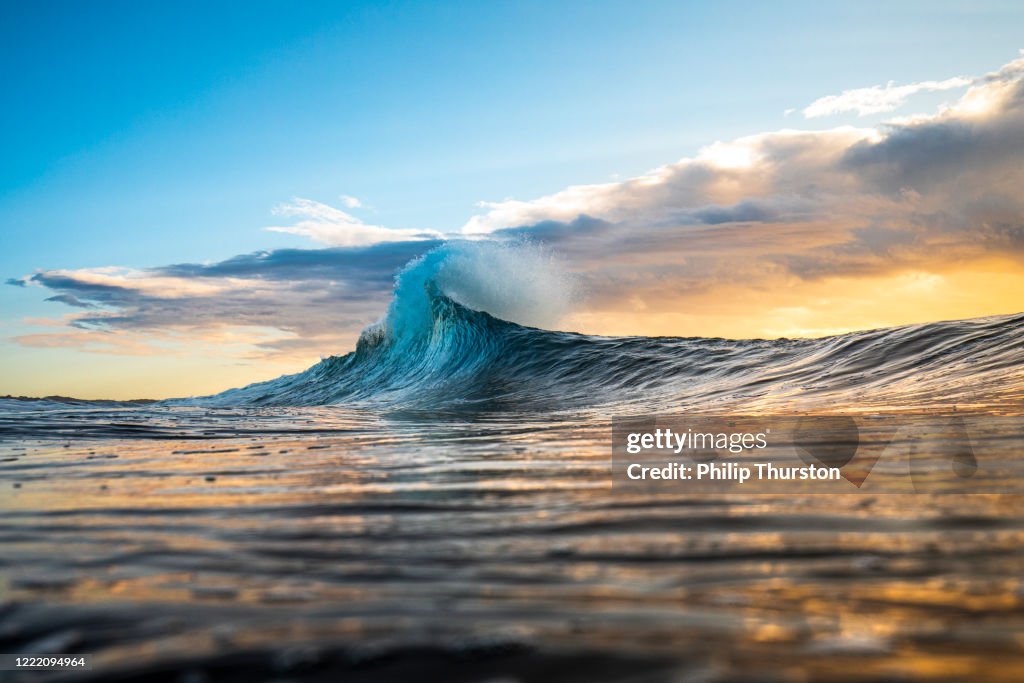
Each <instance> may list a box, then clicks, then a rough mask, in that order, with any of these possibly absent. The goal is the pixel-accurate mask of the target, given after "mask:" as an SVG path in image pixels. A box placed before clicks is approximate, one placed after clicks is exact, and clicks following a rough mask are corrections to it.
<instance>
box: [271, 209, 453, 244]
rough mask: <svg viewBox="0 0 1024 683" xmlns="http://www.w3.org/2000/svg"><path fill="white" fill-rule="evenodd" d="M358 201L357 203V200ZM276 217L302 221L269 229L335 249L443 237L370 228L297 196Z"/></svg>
mask: <svg viewBox="0 0 1024 683" xmlns="http://www.w3.org/2000/svg"><path fill="white" fill-rule="evenodd" d="M350 199H354V198H350ZM356 201H357V202H358V200H356ZM274 214H275V215H277V216H287V217H295V218H299V219H300V220H299V221H298V222H296V223H295V224H294V225H284V226H270V227H268V228H266V229H267V230H270V231H271V232H283V233H288V234H292V235H301V236H303V237H308V238H310V239H312V240H314V241H316V242H320V243H321V244H327V245H330V246H332V247H363V246H369V245H372V244H380V243H382V242H404V241H408V240H423V239H435V238H437V237H439V236H440V234H439V233H437V232H435V231H432V230H408V229H398V228H388V227H385V226H383V225H371V224H369V223H364V222H363V221H361V220H360V219H358V218H356V217H355V216H353V215H352V214H350V213H346V212H345V211H342V210H341V209H336V208H334V207H333V206H329V205H327V204H322V203H320V202H317V201H313V200H312V199H303V198H301V197H296V198H295V199H293V200H292V201H291V202H289V203H287V204H281V205H279V206H277V207H275V208H274Z"/></svg>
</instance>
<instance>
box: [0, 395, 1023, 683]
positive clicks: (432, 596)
mask: <svg viewBox="0 0 1024 683" xmlns="http://www.w3.org/2000/svg"><path fill="white" fill-rule="evenodd" d="M1003 407H1004V408H1006V407H1007V406H1006V405H1004V406H1003ZM1018 414H1019V413H1018ZM609 440H610V426H609V422H608V420H607V419H605V418H602V417H601V415H600V414H598V413H594V412H587V413H575V414H574V413H562V414H558V415H553V416H543V415H538V414H536V413H534V414H525V413H521V412H520V413H508V412H505V413H502V412H492V413H489V414H461V415H460V414H429V415H428V414H424V413H400V412H391V413H386V414H381V413H379V412H370V411H363V410H358V409H353V408H342V407H329V408H234V409H227V408H181V407H165V406H148V407H146V406H143V407H124V408H122V407H116V406H94V405H88V404H86V405H82V406H58V405H53V404H35V403H26V402H8V403H7V404H5V410H4V411H3V416H2V419H0V547H2V548H3V553H2V556H0V652H21V651H32V650H35V651H47V652H79V653H93V654H94V655H95V661H94V668H93V671H92V672H83V673H79V674H77V675H76V676H75V677H73V678H74V679H75V680H97V681H109V680H143V679H145V680H169V681H202V680H239V681H243V680H244V681H253V680H264V679H267V680H269V679H277V680H298V679H301V680H324V681H328V680H330V681H334V680H346V681H349V680H371V681H375V680H380V681H384V680H394V679H396V678H398V679H406V680H445V681H449V680H466V681H485V680H491V681H493V680H579V681H594V680H621V681H646V680H650V681H662V680H665V681H668V680H683V681H685V680H694V681H734V680H794V681H799V680H807V679H808V678H811V679H814V680H893V679H903V678H913V679H921V680H1006V681H1016V680H1021V679H1022V678H1024V652H1022V644H1024V610H1022V603H1024V588H1022V584H1021V578H1020V576H1021V569H1022V567H1024V561H1022V560H1024V557H1022V555H1024V551H1022V548H1024V543H1022V541H1024V507H1022V505H1021V503H1022V500H1021V498H1020V497H1014V496H1005V495H970V496H953V495H944V496H927V495H879V496H865V495H851V496H816V495H803V496H763V495H761V496H758V495H745V496H739V495H734V496H715V495H674V494H668V493H658V494H650V493H644V494H643V495H639V494H630V493H628V492H623V491H612V490H611V489H610V478H609V456H610V441H609ZM0 675H3V674H0ZM6 676H7V678H6V679H5V680H38V679H39V676H40V674H37V673H33V674H26V675H24V677H23V679H17V678H15V675H14V674H6Z"/></svg>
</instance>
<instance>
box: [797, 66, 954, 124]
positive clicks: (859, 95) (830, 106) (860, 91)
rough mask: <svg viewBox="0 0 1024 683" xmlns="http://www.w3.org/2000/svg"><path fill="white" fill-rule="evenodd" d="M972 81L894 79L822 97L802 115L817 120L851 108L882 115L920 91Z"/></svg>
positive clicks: (938, 90) (856, 110) (935, 90)
mask: <svg viewBox="0 0 1024 683" xmlns="http://www.w3.org/2000/svg"><path fill="white" fill-rule="evenodd" d="M971 83H972V79H970V78H964V77H961V76H956V77H953V78H947V79H946V80H944V81H921V82H920V83H909V84H907V85H896V84H895V82H893V81H889V82H888V83H886V84H885V85H873V86H871V87H870V88H855V89H853V90H844V91H843V92H842V93H840V94H839V95H827V96H826V97H819V98H818V99H816V100H814V101H813V102H811V103H810V104H809V105H807V106H806V107H805V108H804V109H803V115H804V117H805V118H808V119H814V118H818V117H821V116H834V115H835V114H842V113H845V112H848V111H855V112H857V115H858V116H868V115H870V114H882V113H885V112H889V111H893V110H895V109H898V108H899V107H901V106H903V105H904V104H905V103H906V101H907V99H909V98H910V97H911V96H913V95H916V94H917V93H921V92H940V91H943V90H953V89H955V88H964V87H967V86H968V85H970V84H971Z"/></svg>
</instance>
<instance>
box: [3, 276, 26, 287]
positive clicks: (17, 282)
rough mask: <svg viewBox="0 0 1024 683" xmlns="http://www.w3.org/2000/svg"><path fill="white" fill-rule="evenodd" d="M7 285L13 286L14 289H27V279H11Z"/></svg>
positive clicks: (6, 282)
mask: <svg viewBox="0 0 1024 683" xmlns="http://www.w3.org/2000/svg"><path fill="white" fill-rule="evenodd" d="M4 284H5V285H11V286H12V287H25V286H26V283H25V279H24V278H20V277H9V278H7V280H5V281H4Z"/></svg>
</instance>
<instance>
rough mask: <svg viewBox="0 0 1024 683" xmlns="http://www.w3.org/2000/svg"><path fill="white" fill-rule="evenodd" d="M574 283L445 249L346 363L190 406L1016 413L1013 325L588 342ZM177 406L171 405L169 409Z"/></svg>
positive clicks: (491, 247) (1017, 323)
mask: <svg viewBox="0 0 1024 683" xmlns="http://www.w3.org/2000/svg"><path fill="white" fill-rule="evenodd" d="M579 299H580V295H579V294H578V292H577V288H576V287H575V283H574V281H573V280H572V278H570V277H568V276H566V275H565V274H564V273H563V272H562V271H561V269H560V268H559V265H558V263H557V261H556V260H555V259H554V258H552V257H551V256H550V255H549V254H548V253H547V252H545V251H544V250H543V249H542V248H540V247H537V246H533V245H529V244H500V243H495V242H468V241H466V242H452V243H448V244H445V245H443V246H441V247H438V248H437V249H435V250H433V251H431V252H429V253H428V254H426V255H424V256H422V257H420V258H418V259H416V260H414V261H413V262H411V263H410V264H409V265H408V266H406V267H405V269H404V270H403V271H402V272H401V273H399V275H398V276H397V277H396V280H395V291H394V297H393V299H392V300H391V303H390V305H389V306H388V309H387V313H386V315H385V316H384V318H383V319H382V320H381V321H380V322H379V323H377V324H375V325H372V326H370V327H369V328H367V329H366V330H365V331H364V332H363V333H362V335H361V338H360V340H359V343H358V345H357V347H356V350H355V351H354V352H352V353H349V354H346V355H344V356H336V357H331V358H328V359H326V360H324V361H322V362H320V363H318V364H317V365H315V366H313V367H311V368H309V369H308V370H306V371H305V372H302V373H299V374H296V375H289V376H285V377H280V378H278V379H275V380H272V381H269V382H261V383H258V384H253V385H250V386H247V387H244V388H241V389H233V390H230V391H226V392H224V393H222V394H218V395H216V396H211V397H206V398H202V399H191V400H190V401H187V402H186V403H195V404H199V405H219V406H228V405H238V406H244V405H261V406H317V405H339V404H354V405H361V406H367V407H378V408H427V409H438V410H451V409H467V408H468V409H522V410H545V411H549V410H553V409H562V408H565V409H577V408H585V407H604V408H606V409H607V410H608V411H612V412H616V413H620V414H621V413H633V412H637V411H648V412H655V411H666V410H680V409H685V410H690V411H716V410H717V411H721V410H747V411H750V410H753V411H774V410H792V409H800V410H814V409H823V408H827V409H829V410H842V409H850V410H878V409H903V410H912V409H933V408H954V407H957V408H959V409H970V408H972V407H983V406H991V405H993V404H995V403H998V402H1000V401H1005V400H1009V399H1012V398H1017V399H1019V397H1020V389H1019V387H1020V385H1021V377H1022V374H1021V369H1022V367H1024V363H1022V361H1024V347H1022V345H1021V344H1020V342H1021V338H1022V337H1021V333H1022V330H1024V315H1013V316H1005V317H990V318H984V319H977V320H966V321H954V322H937V323H930V324H923V325H910V326H904V327H895V328H890V329H883V330H872V331H867V332H856V333H851V334H845V335H840V336H835V337H827V338H822V339H774V340H728V339H708V338H673V337H598V336H590V335H583V334H574V333H568V332H557V331H552V330H550V329H540V328H545V327H553V326H556V325H557V324H558V323H559V321H560V320H561V319H563V318H564V317H565V316H566V315H567V314H568V313H570V312H571V310H572V307H573V306H574V305H576V304H577V303H578V301H579ZM175 403H176V404H180V403H182V402H175Z"/></svg>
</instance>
